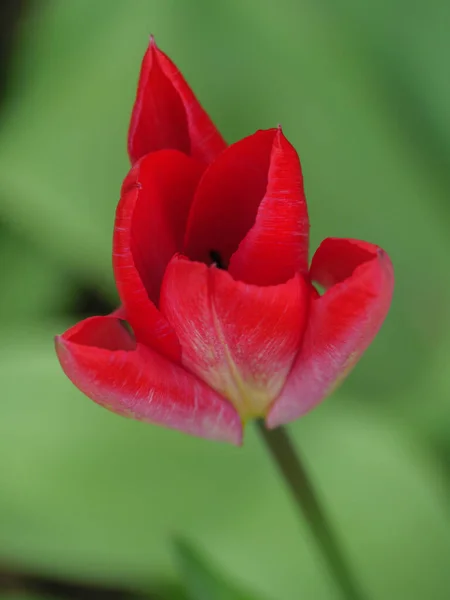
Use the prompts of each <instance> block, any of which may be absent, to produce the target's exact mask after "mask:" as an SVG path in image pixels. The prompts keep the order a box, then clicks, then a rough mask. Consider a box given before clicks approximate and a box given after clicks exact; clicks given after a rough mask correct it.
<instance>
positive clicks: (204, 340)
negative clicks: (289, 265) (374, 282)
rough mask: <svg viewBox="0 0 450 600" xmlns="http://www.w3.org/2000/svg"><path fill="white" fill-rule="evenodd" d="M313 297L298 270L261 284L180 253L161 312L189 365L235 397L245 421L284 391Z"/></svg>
mask: <svg viewBox="0 0 450 600" xmlns="http://www.w3.org/2000/svg"><path fill="white" fill-rule="evenodd" d="M308 298H309V290H308V288H307V285H306V283H305V282H304V280H303V279H302V278H301V277H300V276H299V275H297V276H296V277H295V278H293V279H291V280H290V281H288V282H287V283H285V284H281V285H278V286H272V287H257V286H253V285H248V284H245V283H242V282H236V281H235V280H233V278H232V277H231V276H230V274H229V273H227V272H226V271H222V270H220V269H216V268H215V267H211V268H208V267H207V266H206V265H204V264H203V263H196V262H190V261H189V260H187V259H184V258H181V257H174V258H173V259H172V261H171V262H170V264H169V266H168V267H167V271H166V275H165V277H164V282H163V286H162V289H161V310H162V312H163V313H164V314H165V315H166V316H167V318H168V319H169V321H170V323H171V324H172V326H173V327H174V329H175V331H176V332H177V335H178V338H179V340H180V343H181V346H182V349H183V358H182V360H183V364H184V365H185V366H186V367H187V368H188V369H189V370H190V371H192V372H193V373H195V374H196V375H198V376H199V377H201V378H202V379H203V380H204V381H206V382H207V383H209V385H211V386H212V387H213V388H214V389H216V390H218V391H219V392H221V393H222V394H223V395H224V396H226V397H227V398H229V399H230V400H231V402H233V404H234V405H235V407H236V409H237V410H238V412H239V414H240V415H241V418H242V419H243V421H245V420H247V419H248V418H250V417H255V416H262V415H264V414H265V412H266V409H267V407H268V406H269V404H270V403H271V402H272V401H273V399H274V398H275V397H276V396H277V395H278V393H279V392H280V390H281V388H282V386H283V384H284V381H285V379H286V376H287V374H288V372H289V370H290V368H291V365H292V362H293V360H294V358H295V355H296V353H297V350H298V347H299V344H300V340H301V337H302V334H303V327H304V323H305V318H306V312H307V305H308Z"/></svg>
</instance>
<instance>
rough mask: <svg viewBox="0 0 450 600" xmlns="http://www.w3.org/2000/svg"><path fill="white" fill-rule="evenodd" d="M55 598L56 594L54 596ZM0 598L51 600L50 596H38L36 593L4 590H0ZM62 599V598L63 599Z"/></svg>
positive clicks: (7, 599)
mask: <svg viewBox="0 0 450 600" xmlns="http://www.w3.org/2000/svg"><path fill="white" fill-rule="evenodd" d="M52 598H53V600H55V596H52ZM0 600H50V596H41V595H39V596H37V595H35V594H25V593H22V592H4V593H2V592H1V591H0ZM61 600H62V599H61Z"/></svg>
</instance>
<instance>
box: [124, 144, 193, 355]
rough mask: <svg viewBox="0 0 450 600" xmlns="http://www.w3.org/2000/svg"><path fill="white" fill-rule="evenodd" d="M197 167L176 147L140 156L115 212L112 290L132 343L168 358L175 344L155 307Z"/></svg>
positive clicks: (179, 236)
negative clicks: (119, 302) (114, 287)
mask: <svg viewBox="0 0 450 600" xmlns="http://www.w3.org/2000/svg"><path fill="white" fill-rule="evenodd" d="M201 172H202V167H201V165H200V164H199V163H198V162H197V161H194V160H193V159H192V158H189V157H188V156H186V155H184V154H182V153H181V152H178V151H177V150H161V151H159V152H154V153H152V154H149V155H147V156H145V157H144V158H143V159H141V160H140V161H139V162H137V163H136V165H135V166H134V167H133V168H132V169H131V171H130V173H129V174H128V176H127V178H126V179H125V182H124V185H123V188H122V197H121V199H120V202H119V205H118V207H117V212H116V222H115V228H114V243H113V264H114V273H115V277H116V284H117V289H118V291H119V295H120V297H121V300H122V302H123V305H124V309H125V310H126V314H127V320H128V321H129V323H130V324H131V326H132V328H133V330H134V332H135V334H136V338H137V340H138V341H140V342H143V343H145V344H148V345H150V346H153V347H154V348H155V349H157V350H158V351H160V352H162V353H163V354H165V355H166V356H168V357H170V358H172V359H173V360H178V359H179V356H180V349H179V344H178V341H177V338H176V335H175V333H174V332H173V330H172V328H171V327H170V325H169V324H168V323H167V321H166V319H165V318H164V317H163V316H162V315H161V314H160V312H159V311H158V310H157V308H156V306H157V304H158V301H159V289H160V286H161V281H162V278H163V275H164V270H165V268H166V265H167V263H168V262H169V260H170V259H171V257H172V256H173V254H174V253H175V252H177V251H178V250H180V247H181V243H182V239H183V233H184V228H185V222H186V219H187V215H188V211H189V207H190V204H191V201H192V197H193V194H194V190H195V188H196V186H197V183H198V180H199V178H200V175H201Z"/></svg>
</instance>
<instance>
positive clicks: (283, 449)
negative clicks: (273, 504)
mask: <svg viewBox="0 0 450 600" xmlns="http://www.w3.org/2000/svg"><path fill="white" fill-rule="evenodd" d="M257 425H258V429H259V432H260V434H261V437H262V438H263V440H264V442H265V444H266V446H267V448H268V450H269V452H270V454H271V455H272V458H273V459H274V461H275V462H276V464H277V467H278V469H279V471H280V473H281V474H282V475H283V478H284V480H285V482H286V484H287V486H288V487H289V488H290V490H291V492H292V495H293V496H294V499H295V502H296V504H297V508H298V509H299V510H300V512H301V513H302V515H303V516H304V517H305V518H306V521H307V523H308V525H309V528H310V529H311V532H312V534H313V536H314V538H315V540H316V542H317V545H318V546H319V548H320V550H321V552H322V555H323V557H324V559H325V561H326V562H327V565H328V568H329V570H330V572H331V575H332V576H333V579H334V581H335V582H336V584H337V585H338V586H339V587H340V589H341V592H342V596H343V598H346V599H348V600H362V599H363V598H364V596H363V594H362V593H361V591H360V589H359V587H358V586H357V584H356V582H355V580H354V578H353V576H352V573H351V570H350V568H349V566H348V564H347V562H346V560H345V558H344V556H343V553H342V550H341V548H340V546H339V543H338V540H337V538H336V536H335V534H334V532H333V530H332V527H331V525H330V522H329V520H328V518H327V515H326V514H325V512H324V510H323V508H322V506H321V504H320V502H319V499H318V497H317V494H316V492H315V490H314V487H313V485H312V483H311V480H310V479H309V477H308V474H307V472H306V470H305V466H304V465H303V463H302V461H301V459H300V456H299V454H298V453H297V451H296V449H295V447H294V445H293V443H292V441H291V440H290V438H289V436H288V434H287V431H286V430H285V428H284V427H278V428H277V429H272V430H270V429H266V427H265V425H264V422H263V421H257Z"/></svg>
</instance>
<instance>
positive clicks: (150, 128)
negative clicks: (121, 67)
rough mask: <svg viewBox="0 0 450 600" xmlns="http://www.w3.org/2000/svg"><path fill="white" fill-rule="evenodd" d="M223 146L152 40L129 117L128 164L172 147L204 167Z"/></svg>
mask: <svg viewBox="0 0 450 600" xmlns="http://www.w3.org/2000/svg"><path fill="white" fill-rule="evenodd" d="M225 147H226V144H225V142H224V140H223V138H222V136H221V135H220V133H219V132H218V130H217V129H216V127H215V126H214V124H213V122H212V121H211V119H210V118H209V116H208V114H207V113H206V112H205V110H204V109H203V108H202V106H201V105H200V103H199V101H198V100H197V98H196V97H195V95H194V93H193V92H192V90H191V88H190V87H189V85H188V84H187V83H186V81H185V79H184V78H183V76H182V74H181V73H180V71H179V70H178V69H177V67H176V66H175V65H174V63H173V62H172V61H171V60H170V58H169V57H168V56H167V55H166V54H164V52H162V51H161V50H160V49H159V48H158V47H157V46H156V44H155V41H154V39H153V37H152V38H151V40H150V44H149V47H148V49H147V52H146V53H145V55H144V59H143V61H142V66H141V72H140V75H139V83H138V89H137V95H136V100H135V103H134V107H133V112H132V115H131V123H130V129H129V133H128V153H129V155H130V159H131V162H132V163H135V162H136V161H137V160H139V159H140V158H141V157H142V156H144V155H145V154H148V153H149V152H155V151H156V150H162V149H164V148H173V149H176V150H180V151H181V152H184V153H185V154H188V155H190V156H193V157H194V158H196V159H198V160H200V161H201V162H202V163H204V164H208V163H210V162H212V161H213V160H214V159H215V158H216V156H217V155H218V154H220V152H222V150H224V148H225Z"/></svg>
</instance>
